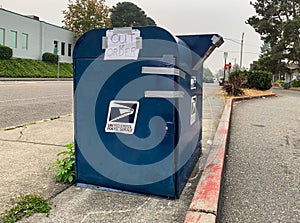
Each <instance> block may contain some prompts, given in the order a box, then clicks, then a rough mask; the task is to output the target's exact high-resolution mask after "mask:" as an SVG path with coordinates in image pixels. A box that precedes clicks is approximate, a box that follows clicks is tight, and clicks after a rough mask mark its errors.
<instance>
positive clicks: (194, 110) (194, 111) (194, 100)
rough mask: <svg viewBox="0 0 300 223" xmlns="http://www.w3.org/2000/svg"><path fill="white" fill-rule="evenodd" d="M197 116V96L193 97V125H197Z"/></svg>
mask: <svg viewBox="0 0 300 223" xmlns="http://www.w3.org/2000/svg"><path fill="white" fill-rule="evenodd" d="M196 115H197V96H193V97H192V98H191V125H193V124H194V123H195V121H196Z"/></svg>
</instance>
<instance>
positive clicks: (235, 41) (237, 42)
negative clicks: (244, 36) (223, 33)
mask: <svg viewBox="0 0 300 223" xmlns="http://www.w3.org/2000/svg"><path fill="white" fill-rule="evenodd" d="M223 39H225V40H229V41H231V42H233V43H235V44H238V45H241V42H240V40H235V39H231V38H227V37H224V38H223ZM244 46H250V47H260V46H258V45H254V44H248V43H244Z"/></svg>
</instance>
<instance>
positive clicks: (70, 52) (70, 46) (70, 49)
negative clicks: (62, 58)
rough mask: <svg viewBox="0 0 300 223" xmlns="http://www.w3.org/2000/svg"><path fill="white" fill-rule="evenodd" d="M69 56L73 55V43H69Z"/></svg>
mask: <svg viewBox="0 0 300 223" xmlns="http://www.w3.org/2000/svg"><path fill="white" fill-rule="evenodd" d="M68 56H69V57H70V56H72V44H68Z"/></svg>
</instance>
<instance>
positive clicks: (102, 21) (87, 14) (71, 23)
mask: <svg viewBox="0 0 300 223" xmlns="http://www.w3.org/2000/svg"><path fill="white" fill-rule="evenodd" d="M63 13H64V19H63V21H62V22H63V23H64V28H66V29H69V30H71V31H73V32H74V33H75V38H76V39H78V37H80V36H81V35H82V34H83V33H85V32H86V31H89V30H91V29H95V28H106V27H110V26H111V22H110V18H109V13H110V9H109V7H107V6H106V5H105V0H69V4H68V8H67V9H66V10H64V11H63Z"/></svg>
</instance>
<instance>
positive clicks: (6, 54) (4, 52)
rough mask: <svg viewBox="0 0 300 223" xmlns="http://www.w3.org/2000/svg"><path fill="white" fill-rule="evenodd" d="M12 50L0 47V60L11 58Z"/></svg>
mask: <svg viewBox="0 0 300 223" xmlns="http://www.w3.org/2000/svg"><path fill="white" fill-rule="evenodd" d="M12 55H13V50H12V49H11V48H9V47H8V46H2V45H0V60H9V59H11V58H12Z"/></svg>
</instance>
